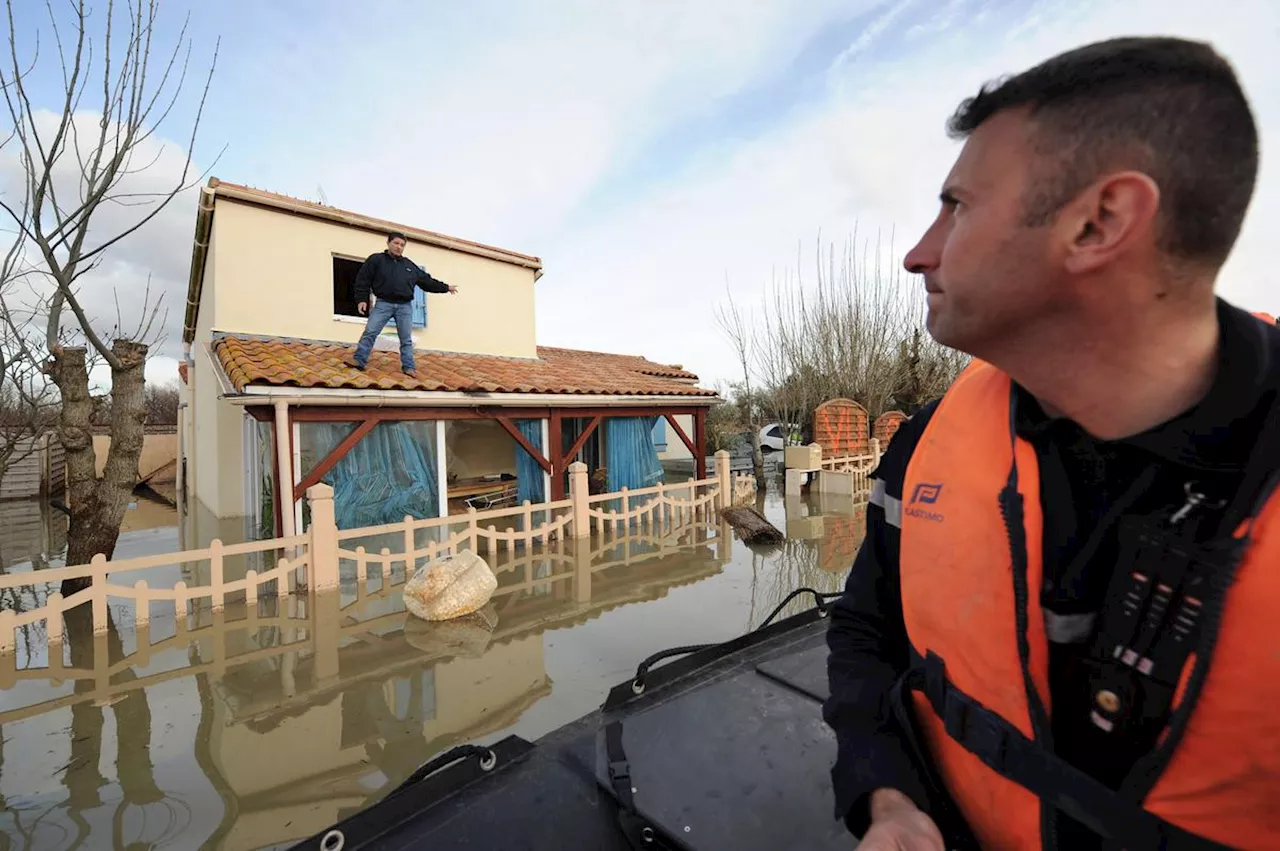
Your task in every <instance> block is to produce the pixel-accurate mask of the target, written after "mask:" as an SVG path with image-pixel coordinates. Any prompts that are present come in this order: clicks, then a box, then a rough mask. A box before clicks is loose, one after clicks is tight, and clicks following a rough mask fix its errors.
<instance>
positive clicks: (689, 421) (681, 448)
mask: <svg viewBox="0 0 1280 851" xmlns="http://www.w3.org/2000/svg"><path fill="white" fill-rule="evenodd" d="M675 420H676V422H678V423H680V428H682V429H684V433H685V434H687V435H689V437H690V439H692V438H693V436H694V435H693V417H692V416H691V415H689V414H677V415H676V418H675ZM664 422H665V420H664ZM666 425H667V448H666V450H663V451H659V452H658V458H659V459H661V460H663V461H685V460H688V459H690V458H692V457H693V453H691V452H690V451H689V447H687V446H685V445H684V441H683V440H681V439H680V435H678V434H676V430H675V429H673V428H672V427H671V423H667V424H666Z"/></svg>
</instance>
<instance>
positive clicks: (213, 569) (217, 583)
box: [209, 538, 226, 612]
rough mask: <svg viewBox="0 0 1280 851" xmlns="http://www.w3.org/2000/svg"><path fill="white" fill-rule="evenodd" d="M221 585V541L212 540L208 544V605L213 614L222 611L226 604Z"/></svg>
mask: <svg viewBox="0 0 1280 851" xmlns="http://www.w3.org/2000/svg"><path fill="white" fill-rule="evenodd" d="M222 585H223V565H222V541H221V540H219V539H218V538H214V539H213V540H212V541H210V542H209V598H210V599H209V605H210V606H211V607H212V609H213V610H214V611H215V612H220V611H222V607H223V606H224V605H225V603H226V595H225V593H224V591H223V589H222Z"/></svg>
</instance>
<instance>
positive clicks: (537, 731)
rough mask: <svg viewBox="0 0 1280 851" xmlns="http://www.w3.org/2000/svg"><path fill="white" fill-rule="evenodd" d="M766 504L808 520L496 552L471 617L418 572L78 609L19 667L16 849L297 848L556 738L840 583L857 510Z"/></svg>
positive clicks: (1, 775) (7, 795)
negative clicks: (135, 609) (437, 775)
mask: <svg viewBox="0 0 1280 851" xmlns="http://www.w3.org/2000/svg"><path fill="white" fill-rule="evenodd" d="M762 506H763V510H765V511H766V513H767V514H770V515H771V519H772V520H773V521H774V522H775V523H777V524H778V525H780V526H781V525H784V524H785V526H786V527H787V529H788V532H789V533H791V532H793V527H794V534H793V537H792V538H791V539H789V540H788V541H786V543H785V544H784V545H783V546H781V547H779V548H777V549H776V550H773V551H770V552H752V551H751V550H750V549H749V548H747V547H745V546H743V545H742V544H741V543H739V542H736V541H734V540H732V533H731V532H730V531H729V529H728V527H727V526H724V527H722V526H719V525H711V526H686V527H681V528H677V529H673V530H666V531H665V533H663V534H660V535H642V534H639V533H633V534H630V535H624V536H621V537H617V538H602V539H596V540H592V541H589V542H588V541H582V542H575V541H566V542H561V543H558V544H554V545H552V546H550V547H548V548H545V549H538V548H534V549H532V550H530V551H525V550H523V549H522V550H518V551H517V552H515V553H514V554H512V553H508V552H502V553H498V554H497V555H495V556H494V557H493V558H492V561H493V562H494V564H495V570H496V571H497V572H498V573H499V583H500V584H499V588H498V591H497V592H496V593H495V595H494V598H493V601H492V602H491V604H490V606H489V607H488V608H487V609H486V610H484V611H483V612H482V613H480V614H478V615H476V616H473V617H472V618H468V619H464V620H461V621H457V622H451V623H444V624H429V623H425V622H422V621H418V620H416V619H414V618H412V617H409V616H408V615H407V614H406V613H405V612H404V607H403V604H402V602H401V600H400V597H399V593H398V590H399V589H398V587H397V583H398V582H400V581H402V580H403V570H402V569H398V570H399V575H397V570H392V571H390V574H389V575H388V576H387V577H386V580H387V581H386V582H385V584H383V583H382V579H380V578H377V579H373V580H372V582H371V583H369V586H368V587H362V586H357V584H356V583H355V582H354V580H353V577H351V576H344V582H343V585H342V588H341V593H337V594H331V595H327V596H319V597H316V598H315V599H312V600H307V599H288V600H284V601H280V600H277V599H276V598H274V597H267V598H264V599H262V600H261V601H259V605H258V606H257V607H255V608H251V609H247V610H246V609H245V607H244V606H243V605H241V606H239V607H238V608H237V607H235V606H232V607H229V608H228V609H227V610H226V611H225V612H222V613H219V614H217V615H214V614H212V613H210V612H208V611H199V612H195V613H193V614H192V615H190V616H189V617H187V618H184V619H182V620H181V621H175V620H174V618H173V616H172V614H170V615H169V617H168V620H167V621H166V619H165V618H164V617H163V616H161V614H160V613H159V612H153V621H152V623H151V624H150V626H149V627H148V628H147V629H146V630H143V631H138V632H135V631H133V630H132V628H128V629H126V628H123V627H121V628H116V625H115V624H114V623H113V624H112V627H111V629H110V630H108V631H107V632H106V633H105V634H101V635H97V636H94V635H93V634H92V629H91V625H90V618H89V611H88V608H87V607H81V608H80V609H79V610H77V611H76V612H73V613H69V614H68V616H67V623H66V635H67V642H66V646H65V647H64V648H63V652H62V654H61V655H59V654H58V653H56V652H55V653H54V654H53V656H52V658H50V657H49V654H48V653H47V652H38V651H37V650H35V649H30V652H28V653H27V654H26V655H24V656H20V657H19V658H18V659H17V660H16V661H17V663H18V665H19V669H18V670H15V669H14V668H13V665H12V660H11V663H10V664H9V665H8V666H0V687H5V688H4V690H3V691H0V806H3V808H4V810H5V812H4V814H3V815H2V816H0V830H2V831H3V835H0V849H6V848H10V847H13V848H24V849H25V848H33V849H34V848H58V849H63V848H104V847H114V848H138V849H151V848H173V849H179V848H180V849H188V848H190V849H195V848H204V849H249V848H263V847H268V846H275V845H280V844H284V843H288V842H290V841H296V840H297V839H299V838H302V837H304V836H307V835H309V834H312V833H315V832H316V831H318V830H320V829H322V828H323V827H324V826H326V825H328V824H330V823H332V822H334V821H337V820H339V819H341V818H343V817H345V816H347V815H350V814H351V813H354V812H356V811H359V810H360V809H363V808H365V807H367V806H369V805H370V804H371V803H373V802H374V801H376V800H377V799H378V798H379V797H380V796H382V795H384V794H386V793H387V792H388V791H389V790H390V789H391V788H393V787H394V785H395V784H397V783H399V782H401V781H402V780H403V779H404V778H405V777H407V776H408V775H409V774H410V773H411V772H412V771H413V770H414V769H415V768H416V767H417V766H418V765H420V764H421V763H423V762H425V761H426V760H427V759H429V758H430V757H431V756H433V755H435V754H436V753H438V752H440V751H442V750H444V749H446V748H449V747H451V746H453V745H455V744H458V743H461V742H467V741H481V742H483V741H491V740H494V739H496V738H498V737H501V736H503V735H506V734H508V733H516V734H518V735H522V736H524V737H526V738H530V739H532V738H536V737H538V736H540V735H543V734H544V733H546V732H549V731H550V730H552V729H554V728H555V727H557V726H559V725H561V724H563V723H565V722H567V721H570V720H572V719H573V718H576V717H578V716H580V715H582V714H584V713H586V712H589V711H591V710H592V709H594V708H595V707H597V706H598V705H599V703H600V701H601V700H602V699H603V697H604V694H605V692H606V691H607V689H608V688H609V687H610V686H612V685H613V684H615V683H617V682H619V681H622V680H623V679H625V678H626V677H627V676H628V674H629V673H630V672H631V670H633V667H634V665H635V663H636V662H637V661H638V660H639V659H641V658H643V657H644V656H646V655H648V654H649V653H651V652H654V651H655V650H658V649H662V648H664V647H669V646H672V645H674V644H682V643H692V642H695V641H706V640H720V639H727V638H730V637H733V636H735V635H738V634H740V633H741V632H743V631H744V630H746V629H748V628H749V627H750V626H753V625H755V624H756V623H758V622H759V620H761V619H762V618H763V617H764V616H765V615H766V614H767V613H768V612H769V611H770V610H772V608H773V607H774V606H776V605H777V604H778V603H779V602H780V601H781V600H782V599H783V598H784V597H785V596H786V595H787V594H788V593H790V591H792V590H793V589H794V588H796V587H798V586H801V585H807V586H810V587H814V588H818V589H820V590H832V589H835V588H838V587H839V586H840V584H841V583H842V581H843V574H844V572H845V570H846V569H847V566H848V564H849V563H850V562H851V560H852V558H853V553H854V551H855V550H856V547H857V541H858V538H859V536H860V535H861V525H860V524H861V507H860V506H856V505H853V504H852V503H848V504H843V505H841V504H834V503H828V504H821V503H818V502H812V503H804V502H796V503H791V502H788V503H786V504H785V505H784V503H783V502H781V501H780V500H778V501H770V502H768V503H767V504H762ZM801 533H803V534H801ZM348 568H349V566H348ZM348 572H350V571H349V570H348ZM804 605H805V604H804V603H802V602H797V603H796V607H797V608H800V607H803V606H804ZM127 622H128V623H131V621H124V620H122V621H120V623H121V624H125V623H127ZM40 778H50V779H47V780H44V779H40ZM108 837H110V838H109V839H108Z"/></svg>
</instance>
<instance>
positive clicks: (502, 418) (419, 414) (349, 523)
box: [209, 335, 720, 538]
mask: <svg viewBox="0 0 1280 851" xmlns="http://www.w3.org/2000/svg"><path fill="white" fill-rule="evenodd" d="M209 353H210V355H211V356H212V358H213V360H214V362H215V363H216V364H217V366H218V367H219V370H218V372H219V375H218V377H219V380H220V381H221V382H222V392H221V393H220V400H221V402H220V403H221V404H224V405H231V406H234V407H238V408H241V409H243V411H244V413H245V414H246V415H247V416H245V417H243V421H244V422H245V424H246V434H245V439H244V445H245V453H244V460H245V482H246V485H245V490H246V503H247V504H248V505H249V506H250V513H251V515H252V516H251V523H250V524H249V525H250V526H252V528H253V534H254V535H255V536H256V537H258V538H267V537H272V536H275V535H285V536H289V535H293V534H295V533H297V532H300V531H302V530H303V529H304V528H305V527H306V523H307V514H308V507H307V505H306V497H305V493H306V491H307V489H308V488H309V487H311V486H312V485H314V484H316V483H319V482H323V483H325V484H328V485H330V486H331V487H333V489H334V508H335V514H336V520H337V524H338V526H339V528H347V529H350V528H361V527H367V526H378V525H381V524H386V523H398V522H400V521H402V520H403V519H404V518H405V517H406V516H411V517H414V518H417V519H426V518H430V517H445V516H452V515H460V514H466V513H467V511H468V510H470V509H473V508H474V509H476V510H478V511H484V510H487V509H491V508H500V507H507V506H516V505H520V504H522V503H524V502H526V501H527V502H529V503H530V504H531V505H538V504H542V503H547V502H558V501H560V500H563V499H564V498H565V497H566V495H567V492H568V468H569V465H570V464H572V463H574V462H575V461H581V462H582V463H584V464H585V465H586V466H587V468H588V471H589V476H590V478H589V486H590V488H591V490H592V491H593V492H597V493H600V492H616V491H619V490H622V489H623V488H626V489H629V490H635V489H639V488H646V487H651V486H653V485H656V484H658V483H659V482H661V481H663V479H664V472H663V466H662V461H661V460H660V457H659V454H660V453H659V449H658V445H659V444H666V443H667V442H668V437H667V436H668V435H670V438H669V439H670V441H671V442H673V443H674V442H676V441H679V444H682V445H683V447H684V448H685V449H687V451H688V453H689V455H690V456H692V458H693V460H694V468H695V475H696V477H697V478H699V479H702V478H705V477H706V472H707V471H706V457H707V436H706V418H707V411H708V410H709V409H710V408H711V406H713V405H715V404H717V403H718V402H719V401H720V399H719V397H718V396H717V395H716V393H715V392H714V391H712V390H707V389H704V388H702V387H699V386H698V384H697V382H698V377H697V376H696V375H694V374H693V373H690V372H688V371H686V370H684V369H683V368H681V367H679V366H670V365H665V364H659V363H655V362H653V361H650V360H648V359H646V358H643V357H640V356H637V355H614V354H606V353H602V352H586V351H578V350H573V349H555V348H539V349H538V357H537V358H527V359H526V358H509V357H497V356H488V355H472V354H461V353H451V352H419V353H418V355H417V366H418V369H417V374H416V375H414V376H406V375H404V374H403V373H401V372H400V369H399V361H398V359H397V357H396V355H395V353H393V352H390V351H381V350H378V349H376V348H375V351H374V352H373V355H372V357H371V358H370V360H369V364H368V368H367V369H366V370H364V371H357V370H355V369H352V368H350V367H347V366H345V365H344V363H343V359H344V357H345V356H346V354H347V353H348V350H347V348H346V347H343V346H339V345H336V344H333V343H326V342H320V341H306V340H287V339H282V338H271V337H267V338H262V337H244V336H234V335H221V336H216V337H215V339H214V341H213V343H212V344H211V346H210V351H209Z"/></svg>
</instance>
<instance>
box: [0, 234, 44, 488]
mask: <svg viewBox="0 0 1280 851" xmlns="http://www.w3.org/2000/svg"><path fill="white" fill-rule="evenodd" d="M23 244H24V239H23V236H22V234H21V233H20V232H19V233H17V234H16V235H15V237H14V240H13V243H12V245H10V247H9V250H8V251H6V252H5V254H4V257H3V258H0V480H2V479H4V476H5V473H6V471H8V469H9V468H10V467H11V466H13V465H14V464H17V463H19V462H21V461H22V460H23V459H24V458H26V457H27V456H28V455H30V454H31V453H33V452H35V451H36V449H37V447H38V446H39V444H38V443H37V438H38V437H39V436H40V435H41V434H43V433H44V431H45V430H46V429H48V428H50V427H51V426H52V425H53V417H54V415H55V411H56V406H57V393H56V390H55V388H54V387H53V385H52V384H51V383H50V382H49V380H48V378H47V377H46V376H45V375H44V369H43V367H44V358H43V356H42V353H41V350H40V348H39V347H38V345H37V342H36V339H35V328H34V323H35V321H36V320H37V319H38V314H37V312H36V310H35V309H34V307H33V306H25V305H23V304H22V303H21V296H20V289H19V287H18V284H20V283H21V282H22V279H23V277H24V275H25V270H23V269H22V268H21V265H22V264H21V261H22V256H23V252H22V248H23Z"/></svg>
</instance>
